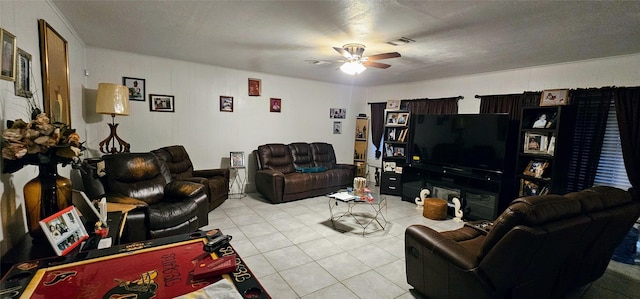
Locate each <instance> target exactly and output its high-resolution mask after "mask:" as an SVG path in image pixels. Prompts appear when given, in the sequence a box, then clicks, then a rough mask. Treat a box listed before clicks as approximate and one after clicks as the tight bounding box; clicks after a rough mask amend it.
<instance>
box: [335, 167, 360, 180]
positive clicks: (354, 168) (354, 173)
mask: <svg viewBox="0 0 640 299" xmlns="http://www.w3.org/2000/svg"><path fill="white" fill-rule="evenodd" d="M335 168H339V169H349V170H351V173H353V176H354V177H355V176H356V166H355V165H353V164H336V167H335Z"/></svg>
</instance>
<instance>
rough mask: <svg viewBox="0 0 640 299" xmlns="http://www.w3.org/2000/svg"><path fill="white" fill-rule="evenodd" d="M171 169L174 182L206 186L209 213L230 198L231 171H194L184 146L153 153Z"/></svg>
mask: <svg viewBox="0 0 640 299" xmlns="http://www.w3.org/2000/svg"><path fill="white" fill-rule="evenodd" d="M151 152H152V153H154V154H155V155H156V156H158V158H159V159H160V160H162V161H164V162H165V163H167V166H168V167H169V172H171V177H172V178H173V179H174V180H186V181H192V182H196V183H200V184H203V185H205V187H206V192H207V196H208V197H209V211H211V210H213V209H215V208H217V207H218V206H220V205H221V204H222V203H223V202H224V201H225V200H226V199H227V198H229V169H228V168H220V169H203V170H193V163H191V159H190V158H189V154H188V153H187V150H186V149H185V148H184V146H182V145H172V146H166V147H162V148H159V149H157V150H153V151H151Z"/></svg>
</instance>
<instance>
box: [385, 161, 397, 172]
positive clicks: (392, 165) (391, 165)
mask: <svg viewBox="0 0 640 299" xmlns="http://www.w3.org/2000/svg"><path fill="white" fill-rule="evenodd" d="M382 169H383V171H395V170H396V162H393V161H385V162H384V163H383V165H382Z"/></svg>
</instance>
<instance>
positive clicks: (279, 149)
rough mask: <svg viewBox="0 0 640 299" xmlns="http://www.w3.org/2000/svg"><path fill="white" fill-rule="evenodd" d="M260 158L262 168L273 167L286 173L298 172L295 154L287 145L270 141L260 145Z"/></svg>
mask: <svg viewBox="0 0 640 299" xmlns="http://www.w3.org/2000/svg"><path fill="white" fill-rule="evenodd" d="M258 159H260V160H259V161H260V164H261V167H262V169H271V170H275V171H278V172H281V173H284V174H288V173H294V172H296V169H295V168H294V166H293V156H291V151H290V150H289V147H288V146H287V145H284V144H281V143H270V144H265V145H261V146H258Z"/></svg>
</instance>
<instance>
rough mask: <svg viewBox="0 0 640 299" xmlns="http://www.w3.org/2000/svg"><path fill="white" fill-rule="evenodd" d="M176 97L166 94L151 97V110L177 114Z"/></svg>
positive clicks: (151, 95)
mask: <svg viewBox="0 0 640 299" xmlns="http://www.w3.org/2000/svg"><path fill="white" fill-rule="evenodd" d="M174 98H175V97H174V96H171V95H164V94H150V95H149V110H150V111H154V112H175V111H176V110H175V102H174Z"/></svg>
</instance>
